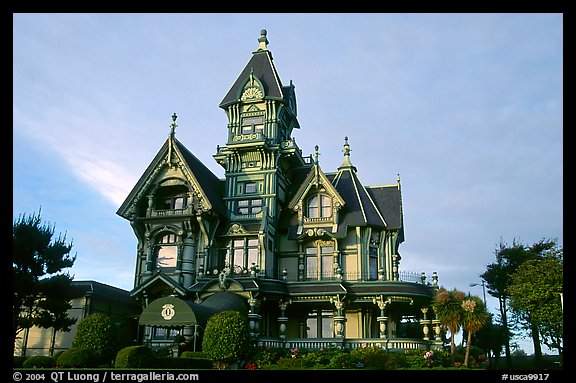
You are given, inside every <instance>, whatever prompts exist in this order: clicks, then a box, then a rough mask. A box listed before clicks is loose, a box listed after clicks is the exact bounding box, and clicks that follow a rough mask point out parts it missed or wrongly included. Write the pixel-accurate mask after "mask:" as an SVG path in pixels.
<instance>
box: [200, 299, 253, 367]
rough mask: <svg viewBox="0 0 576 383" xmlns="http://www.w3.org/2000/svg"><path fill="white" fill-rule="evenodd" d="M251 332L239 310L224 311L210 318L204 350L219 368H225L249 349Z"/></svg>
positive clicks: (203, 340) (203, 344) (203, 345)
mask: <svg viewBox="0 0 576 383" xmlns="http://www.w3.org/2000/svg"><path fill="white" fill-rule="evenodd" d="M249 342H250V334H249V332H248V324H247V321H246V319H245V318H244V316H243V315H242V314H240V313H239V312H238V311H231V310H228V311H222V312H219V313H217V314H214V315H213V316H211V317H210V319H208V323H207V324H206V329H205V330H204V337H203V339H202V351H203V352H204V353H205V354H206V355H207V356H208V357H209V358H210V359H212V360H213V361H214V366H215V367H216V368H218V369H225V368H227V367H228V366H229V365H230V364H231V363H234V362H236V361H237V360H238V359H239V358H240V356H241V355H244V354H245V352H246V351H247V350H248V346H249Z"/></svg>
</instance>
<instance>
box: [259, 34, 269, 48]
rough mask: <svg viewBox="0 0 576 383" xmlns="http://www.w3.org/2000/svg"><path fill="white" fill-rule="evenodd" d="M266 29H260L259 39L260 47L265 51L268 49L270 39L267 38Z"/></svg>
mask: <svg viewBox="0 0 576 383" xmlns="http://www.w3.org/2000/svg"><path fill="white" fill-rule="evenodd" d="M267 33H268V32H266V29H262V30H261V31H260V38H259V39H258V43H259V44H258V49H262V50H264V51H267V50H268V39H267V38H266V34H267Z"/></svg>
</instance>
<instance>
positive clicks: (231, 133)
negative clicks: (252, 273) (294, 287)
mask: <svg viewBox="0 0 576 383" xmlns="http://www.w3.org/2000/svg"><path fill="white" fill-rule="evenodd" d="M258 42H259V45H258V49H257V50H256V51H254V52H252V57H251V59H250V61H249V62H248V64H247V65H246V66H245V67H244V69H243V70H242V72H241V73H240V76H239V77H238V78H237V79H236V81H235V82H234V84H233V85H232V87H231V88H230V90H229V91H228V93H227V94H226V96H225V97H224V99H223V100H222V102H221V103H220V107H221V108H222V109H224V111H225V112H226V115H227V116H228V140H227V142H226V145H225V146H218V149H217V153H216V154H215V155H214V159H215V160H216V161H217V162H218V163H219V164H220V165H221V166H222V167H223V168H224V170H225V177H226V183H225V192H224V201H225V204H226V210H227V219H228V222H229V229H228V232H227V234H226V235H225V239H224V243H221V249H222V251H221V252H220V262H222V261H224V263H225V264H226V265H228V266H232V267H241V268H245V269H250V268H251V267H254V266H257V267H258V268H259V269H260V270H261V271H264V272H265V274H267V275H269V276H276V275H277V271H276V270H275V268H276V267H275V261H274V248H275V241H276V240H277V238H276V237H277V227H278V218H279V215H280V213H281V211H282V210H283V208H284V207H285V206H286V204H287V201H286V199H287V191H288V189H289V187H290V183H291V181H290V180H291V172H292V171H293V169H294V168H299V167H302V166H305V165H306V163H305V161H304V159H303V157H302V152H301V150H300V149H299V148H298V146H297V145H296V142H295V141H294V139H293V138H292V131H293V130H294V129H296V128H299V124H298V120H297V118H296V94H295V91H294V85H293V84H292V81H290V85H288V86H284V85H282V81H281V80H280V77H279V76H278V73H277V72H276V68H275V67H274V64H273V59H272V52H270V50H268V39H267V37H266V30H262V31H261V35H260V38H259V39H258Z"/></svg>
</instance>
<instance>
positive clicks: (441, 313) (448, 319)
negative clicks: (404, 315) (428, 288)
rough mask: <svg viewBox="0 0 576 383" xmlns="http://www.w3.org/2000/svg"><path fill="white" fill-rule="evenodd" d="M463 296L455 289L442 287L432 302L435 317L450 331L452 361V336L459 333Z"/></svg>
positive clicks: (453, 345)
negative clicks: (449, 289) (450, 289)
mask: <svg viewBox="0 0 576 383" xmlns="http://www.w3.org/2000/svg"><path fill="white" fill-rule="evenodd" d="M465 296H466V295H465V294H464V293H463V292H462V291H458V290H456V289H453V290H452V291H448V290H446V289H445V288H443V287H442V288H440V289H438V291H437V292H436V296H435V297H434V301H433V302H432V307H433V309H434V313H436V317H437V318H438V320H439V321H440V323H441V324H442V325H443V326H445V327H448V329H449V330H450V353H451V356H452V361H454V355H455V353H456V346H455V344H454V336H455V335H456V334H457V333H458V331H460V325H461V324H462V315H463V309H462V301H463V300H464V297H465Z"/></svg>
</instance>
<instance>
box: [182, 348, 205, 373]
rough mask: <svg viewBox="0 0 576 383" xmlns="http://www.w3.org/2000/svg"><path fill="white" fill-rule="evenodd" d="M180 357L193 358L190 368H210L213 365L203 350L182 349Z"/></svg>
mask: <svg viewBox="0 0 576 383" xmlns="http://www.w3.org/2000/svg"><path fill="white" fill-rule="evenodd" d="M180 357H181V358H186V359H192V360H193V362H192V365H191V367H190V368H201V369H212V367H213V363H212V359H210V358H209V357H208V356H207V355H206V354H205V353H203V352H194V351H184V352H183V353H182V355H180Z"/></svg>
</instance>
